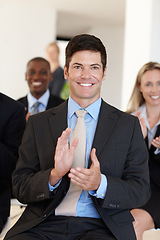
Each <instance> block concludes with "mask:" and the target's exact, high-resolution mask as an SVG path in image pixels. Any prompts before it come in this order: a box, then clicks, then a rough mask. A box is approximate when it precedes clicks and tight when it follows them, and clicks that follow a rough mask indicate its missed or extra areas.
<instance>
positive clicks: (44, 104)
mask: <svg viewBox="0 0 160 240" xmlns="http://www.w3.org/2000/svg"><path fill="white" fill-rule="evenodd" d="M49 96H50V93H49V90H48V89H47V91H46V92H45V93H44V94H43V95H42V96H41V97H40V98H39V99H37V98H35V97H34V96H33V95H32V94H31V93H30V92H29V93H28V95H27V100H28V112H32V110H33V107H34V104H35V103H36V102H39V103H40V104H39V106H38V111H39V112H43V111H45V110H46V108H47V104H48V100H49Z"/></svg>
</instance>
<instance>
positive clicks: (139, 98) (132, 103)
mask: <svg viewBox="0 0 160 240" xmlns="http://www.w3.org/2000/svg"><path fill="white" fill-rule="evenodd" d="M154 69H158V70H160V64H159V63H158V62H148V63H146V64H144V65H143V66H142V68H141V69H140V70H139V72H138V74H137V77H136V81H135V84H134V88H133V91H132V94H131V97H130V100H129V102H128V106H127V112H128V113H131V112H134V111H136V110H137V109H138V108H139V107H140V106H141V105H142V104H143V103H144V102H145V99H144V98H143V95H142V93H141V92H140V90H139V86H140V85H141V78H142V76H143V74H144V73H145V72H147V71H149V70H154Z"/></svg>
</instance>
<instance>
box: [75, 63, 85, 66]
mask: <svg viewBox="0 0 160 240" xmlns="http://www.w3.org/2000/svg"><path fill="white" fill-rule="evenodd" d="M73 65H81V66H83V64H81V63H77V62H75V63H73Z"/></svg>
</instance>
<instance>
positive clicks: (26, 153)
mask: <svg viewBox="0 0 160 240" xmlns="http://www.w3.org/2000/svg"><path fill="white" fill-rule="evenodd" d="M66 127H67V101H66V102H64V103H63V104H61V105H60V106H58V107H56V108H53V109H51V110H48V111H46V112H43V113H41V114H38V116H36V115H34V116H32V117H30V118H29V121H28V124H27V128H26V131H25V134H24V138H23V142H22V145H21V147H20V161H18V164H17V170H16V171H15V172H14V174H13V185H14V188H13V189H14V194H15V195H16V197H17V198H18V199H19V200H20V201H21V202H23V203H27V204H28V206H27V208H26V210H25V212H24V213H23V215H22V216H21V218H20V219H19V221H18V222H17V223H16V225H15V227H14V228H13V229H12V230H10V231H9V233H8V235H7V237H6V238H5V239H8V237H9V236H13V235H15V234H16V233H20V232H23V231H25V230H27V229H29V228H32V227H33V226H35V225H37V224H39V223H40V222H42V221H43V220H44V219H46V218H47V217H48V216H49V215H50V214H52V213H53V211H54V209H55V208H56V206H57V205H58V204H59V202H60V200H61V199H62V198H63V197H64V196H65V194H66V192H67V190H68V188H69V178H68V176H67V174H66V175H65V176H64V177H63V179H62V182H61V184H60V186H59V187H58V189H57V191H54V192H53V193H52V194H51V192H49V188H48V180H49V174H50V171H51V169H52V168H53V164H54V154H55V147H56V144H57V139H58V137H60V136H61V134H62V131H63V130H65V129H66ZM93 147H94V148H96V155H97V158H98V160H99V162H100V166H101V172H102V173H103V174H105V175H106V176H107V180H108V187H107V193H106V196H105V198H104V200H100V199H96V198H94V197H93V202H94V204H95V206H96V209H97V211H98V212H99V214H100V216H101V217H102V219H103V221H104V222H105V223H106V225H107V226H108V227H109V229H110V230H111V232H112V233H113V234H114V235H115V237H116V239H118V240H124V239H130V240H133V239H136V237H135V233H134V230H133V225H132V221H133V217H132V215H131V214H130V212H129V210H128V209H130V208H136V207H138V206H141V205H143V204H144V203H145V202H146V201H147V200H148V198H149V176H148V162H147V159H148V153H147V149H146V146H145V143H144V139H143V136H142V134H141V130H140V125H139V121H138V119H137V118H136V117H134V116H130V115H128V114H126V113H122V112H121V111H119V110H117V109H116V108H114V107H112V106H110V105H108V104H107V103H105V102H104V101H102V106H101V110H100V115H99V121H98V125H97V129H96V133H95V137H94V141H93ZM90 164H91V160H90V161H89V165H90Z"/></svg>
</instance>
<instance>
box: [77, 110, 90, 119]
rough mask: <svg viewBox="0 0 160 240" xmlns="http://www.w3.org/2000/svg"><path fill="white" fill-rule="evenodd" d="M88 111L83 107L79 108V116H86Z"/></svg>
mask: <svg viewBox="0 0 160 240" xmlns="http://www.w3.org/2000/svg"><path fill="white" fill-rule="evenodd" d="M86 113H87V111H86V110H82V109H79V110H77V111H76V115H77V117H82V118H85V116H86Z"/></svg>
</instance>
